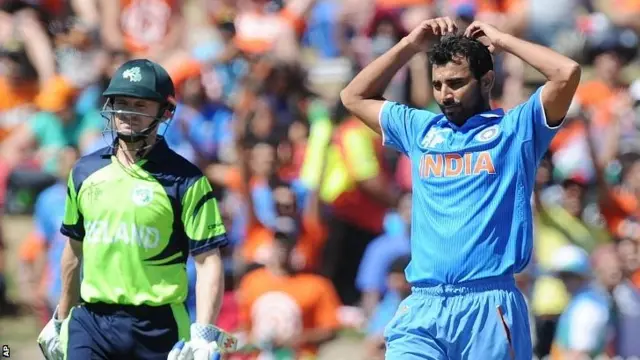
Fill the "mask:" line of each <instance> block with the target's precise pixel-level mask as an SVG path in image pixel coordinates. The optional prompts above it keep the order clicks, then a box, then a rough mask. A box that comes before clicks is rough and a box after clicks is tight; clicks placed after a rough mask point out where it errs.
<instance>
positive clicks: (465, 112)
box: [438, 86, 490, 126]
mask: <svg viewBox="0 0 640 360" xmlns="http://www.w3.org/2000/svg"><path fill="white" fill-rule="evenodd" d="M473 92H474V94H473V96H472V99H473V104H463V103H462V102H453V103H451V104H446V105H445V104H440V103H438V107H439V108H440V111H442V113H443V114H444V115H445V116H446V117H447V119H449V121H451V122H452V123H454V124H456V125H458V126H461V125H463V124H464V123H465V122H467V120H469V118H471V117H473V116H475V115H477V114H480V113H482V112H485V111H487V110H489V109H490V107H489V105H488V101H486V99H485V97H484V96H483V95H482V92H481V91H480V86H476V87H475V89H474V90H473ZM449 108H454V109H457V111H456V113H455V114H452V115H451V116H450V115H447V111H446V110H447V109H449Z"/></svg>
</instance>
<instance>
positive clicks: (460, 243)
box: [341, 17, 581, 360]
mask: <svg viewBox="0 0 640 360" xmlns="http://www.w3.org/2000/svg"><path fill="white" fill-rule="evenodd" d="M485 45H486V46H485ZM427 50H428V55H429V60H430V63H431V66H432V72H433V75H432V87H433V92H434V97H435V100H436V101H437V102H438V104H439V106H440V109H441V110H442V114H439V115H436V114H434V113H431V112H429V111H425V110H421V109H414V108H411V107H409V106H406V105H403V104H398V103H395V102H390V101H385V100H384V99H383V98H382V94H383V92H384V90H385V89H386V87H387V85H388V84H389V82H390V81H391V79H392V77H393V76H394V74H395V73H396V72H397V71H398V70H399V69H400V68H402V67H403V66H404V65H405V64H406V63H407V62H408V61H409V60H410V59H411V58H412V57H413V56H414V55H415V54H417V53H418V52H422V51H427ZM494 50H501V51H505V52H507V53H510V54H513V55H515V56H517V57H518V58H520V59H522V60H523V61H525V62H526V63H528V64H529V65H531V66H532V67H534V68H535V69H536V70H538V71H539V72H541V73H542V74H543V75H544V76H545V77H546V83H545V84H544V85H543V86H542V87H540V88H539V89H537V90H536V91H535V93H534V94H533V95H532V96H531V97H530V98H529V99H528V100H527V101H526V102H524V103H522V104H520V105H519V106H517V107H515V108H513V109H512V110H510V111H509V112H506V113H505V112H504V111H503V110H502V109H491V107H490V102H489V100H490V99H489V94H490V91H491V88H492V86H493V83H494V77H495V75H494V71H493V61H492V57H491V56H492V55H491V52H492V51H494ZM580 74H581V70H580V67H579V65H578V64H577V63H576V62H575V61H573V60H571V59H569V58H566V57H564V56H562V55H560V54H558V53H556V52H554V51H552V50H550V49H548V48H545V47H543V46H539V45H536V44H532V43H529V42H527V41H524V40H521V39H518V38H516V37H514V36H511V35H508V34H505V33H503V32H500V31H499V30H497V29H496V28H494V27H492V26H490V25H487V24H485V23H482V22H474V23H472V24H471V25H469V27H468V28H467V29H466V31H464V34H462V33H459V32H458V31H457V27H456V25H455V23H454V22H453V21H452V20H451V19H449V18H446V17H445V18H436V19H431V20H426V21H424V22H422V23H421V24H420V26H419V27H417V28H416V29H414V30H413V31H412V32H411V33H410V34H409V35H407V36H406V37H405V38H403V39H402V40H401V41H400V42H399V43H398V44H396V45H395V46H394V47H393V48H392V49H390V50H389V51H388V52H387V53H385V54H384V55H382V56H380V57H379V58H378V59H376V60H375V61H373V62H372V63H371V64H369V65H368V66H367V67H366V68H364V69H363V70H362V71H361V72H360V73H359V74H358V75H357V76H356V77H355V78H354V79H353V80H352V81H351V83H350V84H349V85H348V86H347V87H346V88H345V89H344V90H343V91H342V92H341V99H342V101H343V103H344V105H345V106H346V107H347V109H348V110H350V111H351V112H352V113H353V114H354V115H355V116H357V117H359V118H360V119H361V120H362V121H363V122H364V123H366V124H367V125H368V126H369V127H371V128H372V129H373V130H375V131H376V132H378V133H379V134H381V135H382V139H383V142H384V144H385V145H387V146H392V147H393V148H395V149H397V150H399V151H402V152H403V153H405V154H406V155H407V156H409V158H410V159H411V163H412V176H413V214H412V226H411V262H410V264H409V266H408V267H407V269H406V276H407V280H408V281H409V282H410V283H411V285H412V294H411V295H410V296H409V297H408V298H407V299H405V300H404V301H403V302H402V304H401V305H400V307H399V309H398V311H397V313H396V315H395V317H394V318H393V320H391V322H390V323H389V325H388V326H387V328H386V329H385V339H386V345H387V350H386V359H388V360H417V359H452V360H453V359H473V360H476V359H492V360H496V359H518V360H531V358H532V347H531V337H530V330H529V319H528V315H527V305H526V304H525V299H524V297H523V295H522V294H521V293H520V291H518V289H517V288H516V285H515V281H514V274H516V273H518V272H520V271H522V270H523V269H524V267H525V266H526V265H527V263H528V262H529V260H530V258H531V251H532V242H533V239H532V210H531V205H530V199H531V195H532V190H533V185H534V177H535V173H536V168H537V166H538V163H539V161H540V160H541V158H542V156H543V154H544V153H545V151H546V150H547V148H548V146H549V143H550V141H551V140H552V138H553V137H554V135H555V134H556V132H557V130H558V128H559V127H560V125H561V124H562V120H563V119H564V117H565V114H566V112H567V110H568V108H569V104H570V103H571V99H572V98H573V95H574V93H575V91H576V88H577V86H578V83H579V81H580Z"/></svg>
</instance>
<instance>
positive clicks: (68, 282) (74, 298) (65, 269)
mask: <svg viewBox="0 0 640 360" xmlns="http://www.w3.org/2000/svg"><path fill="white" fill-rule="evenodd" d="M69 241H72V240H69ZM81 261H82V257H81V256H79V255H78V253H76V252H75V251H74V250H73V248H72V246H71V245H70V243H67V245H66V246H65V248H64V251H63V252H62V266H61V268H62V292H61V294H60V301H59V303H58V319H59V320H63V319H65V318H66V317H67V316H68V315H69V311H70V310H71V308H72V307H73V306H74V305H76V304H77V303H78V301H79V299H80V264H81Z"/></svg>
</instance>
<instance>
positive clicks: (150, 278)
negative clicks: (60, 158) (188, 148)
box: [61, 139, 228, 305]
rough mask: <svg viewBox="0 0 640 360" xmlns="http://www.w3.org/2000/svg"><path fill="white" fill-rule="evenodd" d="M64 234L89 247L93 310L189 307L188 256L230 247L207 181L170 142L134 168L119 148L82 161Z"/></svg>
mask: <svg viewBox="0 0 640 360" xmlns="http://www.w3.org/2000/svg"><path fill="white" fill-rule="evenodd" d="M61 232H62V234H64V235H65V236H68V237H69V238H71V239H74V240H78V241H82V244H83V245H82V248H83V279H82V284H81V287H80V295H81V297H82V299H83V301H86V302H89V303H94V302H104V303H111V304H123V305H142V304H145V305H165V304H178V303H183V302H184V301H185V299H186V297H187V273H186V261H187V256H188V255H189V254H191V255H192V256H195V255H198V254H202V253H205V252H207V251H210V250H212V249H216V248H219V247H223V246H226V245H227V243H228V240H227V236H226V232H225V227H224V224H223V222H222V219H221V217H220V213H219V210H218V205H217V202H216V199H215V198H214V196H213V192H212V189H211V185H210V184H209V182H208V180H207V179H206V178H205V177H204V176H203V175H202V173H201V172H200V170H199V169H198V168H197V167H195V166H194V165H193V164H191V163H190V162H188V161H187V160H185V159H184V158H182V157H181V156H179V155H178V154H176V153H175V152H173V151H172V150H170V149H169V147H168V146H167V144H166V142H165V141H164V139H160V141H158V143H157V144H156V145H155V146H154V147H153V148H152V149H151V151H150V152H149V154H148V155H147V156H146V157H145V158H144V159H143V160H140V161H138V162H137V163H135V164H134V165H132V166H131V167H125V166H124V165H122V164H121V163H120V162H119V161H118V160H117V159H116V157H115V153H114V151H113V148H112V147H107V148H103V149H101V150H98V151H97V152H95V153H93V154H90V155H87V156H84V157H82V158H81V159H80V160H79V161H78V162H77V163H76V165H75V167H74V168H73V170H72V172H71V174H70V175H69V181H68V189H67V199H66V204H65V216H64V221H63V224H62V227H61Z"/></svg>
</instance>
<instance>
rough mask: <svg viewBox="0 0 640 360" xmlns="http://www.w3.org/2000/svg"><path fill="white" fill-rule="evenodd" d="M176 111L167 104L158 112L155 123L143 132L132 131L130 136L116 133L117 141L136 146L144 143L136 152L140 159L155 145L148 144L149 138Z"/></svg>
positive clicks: (154, 118) (154, 119)
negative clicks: (163, 120)
mask: <svg viewBox="0 0 640 360" xmlns="http://www.w3.org/2000/svg"><path fill="white" fill-rule="evenodd" d="M174 111H175V107H174V106H173V105H171V104H166V105H164V106H162V107H161V108H160V109H159V110H158V114H157V115H156V116H155V117H153V121H152V122H151V124H149V126H147V127H146V128H144V129H142V130H141V131H131V133H130V134H125V133H122V132H119V131H116V139H117V140H122V141H123V142H125V143H127V144H134V143H137V142H142V146H140V148H139V149H138V150H137V151H136V157H138V158H140V157H142V155H144V152H145V151H146V150H147V149H149V148H150V147H151V146H153V144H148V143H147V138H148V137H149V135H150V134H151V133H152V132H153V131H154V130H155V129H156V128H157V127H158V125H160V122H161V120H162V119H163V118H168V119H170V118H171V117H172V116H173V112H174Z"/></svg>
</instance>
